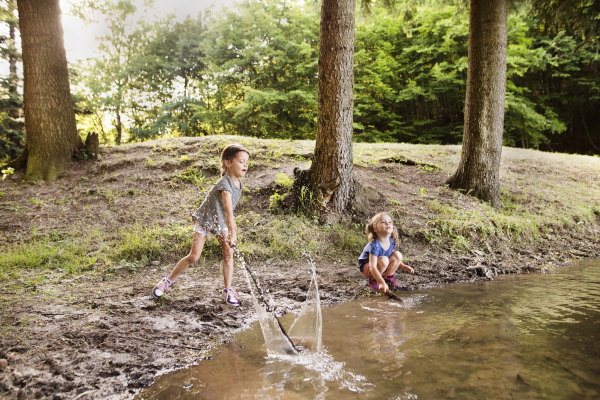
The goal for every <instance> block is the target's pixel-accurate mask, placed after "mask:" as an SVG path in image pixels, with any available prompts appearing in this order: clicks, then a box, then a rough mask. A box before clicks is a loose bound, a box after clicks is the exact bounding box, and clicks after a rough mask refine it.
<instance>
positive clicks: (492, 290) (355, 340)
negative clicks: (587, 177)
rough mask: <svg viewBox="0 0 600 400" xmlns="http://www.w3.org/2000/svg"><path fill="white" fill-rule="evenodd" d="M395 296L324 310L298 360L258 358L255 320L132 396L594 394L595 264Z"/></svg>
mask: <svg viewBox="0 0 600 400" xmlns="http://www.w3.org/2000/svg"><path fill="white" fill-rule="evenodd" d="M402 297H403V298H404V302H402V303H398V302H394V301H393V300H389V299H388V298H387V297H380V296H377V297H374V298H369V299H361V300H358V301H353V302H349V303H344V304H341V305H337V306H334V307H326V308H324V309H323V310H322V321H323V325H322V326H323V335H322V351H320V352H312V353H310V354H308V355H300V356H298V355H277V354H273V353H271V352H267V349H266V347H265V342H264V339H263V335H262V332H261V330H260V328H259V327H258V324H257V327H256V328H255V329H253V330H249V331H246V332H243V333H241V334H240V335H239V336H238V337H237V338H236V340H235V341H234V342H231V343H229V344H228V345H224V346H222V347H219V348H218V349H216V350H215V356H214V358H213V359H212V360H205V361H201V362H200V363H199V364H198V365H196V366H193V367H190V368H187V369H184V370H179V371H175V372H172V373H169V374H165V375H163V376H160V377H158V378H157V379H156V382H155V383H154V384H153V385H152V386H151V387H149V388H147V389H145V390H143V391H142V392H141V393H140V394H139V395H138V398H141V399H323V398H330V399H355V398H373V399H394V400H399V399H440V398H457V399H482V398H490V399H492V398H493V399H542V398H543V399H597V398H600V341H599V340H600V260H592V261H586V262H581V263H578V264H575V265H573V266H569V267H562V268H558V269H556V270H552V271H550V272H549V273H548V274H543V275H540V274H525V275H515V276H504V277H500V278H498V279H496V280H495V281H493V282H480V283H469V284H465V283H459V284H450V285H446V286H445V287H443V288H432V289H427V290H420V291H415V292H407V293H403V294H402ZM282 322H283V324H284V325H286V326H290V325H291V324H292V322H293V317H292V316H289V317H287V316H286V318H283V319H282ZM292 333H293V331H292Z"/></svg>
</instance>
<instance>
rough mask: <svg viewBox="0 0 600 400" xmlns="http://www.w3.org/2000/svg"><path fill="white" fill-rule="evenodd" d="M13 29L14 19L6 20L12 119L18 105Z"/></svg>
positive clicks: (14, 25)
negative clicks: (8, 41)
mask: <svg viewBox="0 0 600 400" xmlns="http://www.w3.org/2000/svg"><path fill="white" fill-rule="evenodd" d="M15 29H16V23H15V22H14V21H9V22H8V32H9V37H10V44H9V48H10V50H9V51H10V54H9V56H8V71H9V75H8V93H9V96H10V109H9V111H8V115H9V116H10V117H11V118H12V119H17V118H19V105H18V104H17V102H16V101H15V99H16V98H17V97H18V95H19V94H18V93H17V85H18V84H19V76H18V75H17V58H18V57H17V54H16V48H15ZM10 128H11V129H15V127H12V126H11V127H10Z"/></svg>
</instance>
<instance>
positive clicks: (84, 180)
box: [79, 176, 89, 182]
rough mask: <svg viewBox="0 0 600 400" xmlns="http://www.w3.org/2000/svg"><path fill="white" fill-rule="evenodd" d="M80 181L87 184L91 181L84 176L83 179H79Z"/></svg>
mask: <svg viewBox="0 0 600 400" xmlns="http://www.w3.org/2000/svg"><path fill="white" fill-rule="evenodd" d="M79 181H80V182H87V181H89V179H88V178H86V177H85V176H82V177H81V178H79Z"/></svg>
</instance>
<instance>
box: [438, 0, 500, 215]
mask: <svg viewBox="0 0 600 400" xmlns="http://www.w3.org/2000/svg"><path fill="white" fill-rule="evenodd" d="M506 4H507V0H497V1H485V0H471V9H470V16H469V64H468V71H467V94H466V99H465V128H464V132H463V145H462V154H461V159H460V163H459V165H458V169H457V170H456V172H455V173H454V175H452V176H451V177H450V178H449V179H448V181H447V182H446V183H448V184H449V186H450V187H451V188H453V189H464V190H465V191H466V192H468V193H470V194H471V195H473V196H475V197H477V198H479V199H481V200H484V201H489V202H490V204H491V205H492V206H493V207H496V208H498V207H500V206H501V205H502V202H501V201H500V178H499V174H500V158H501V155H502V132H503V129H504V97H505V94H506V52H507V7H506Z"/></svg>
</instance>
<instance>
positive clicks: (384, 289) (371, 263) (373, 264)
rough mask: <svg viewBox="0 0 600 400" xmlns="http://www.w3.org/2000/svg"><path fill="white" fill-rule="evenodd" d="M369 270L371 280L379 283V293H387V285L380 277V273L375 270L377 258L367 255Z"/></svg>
mask: <svg viewBox="0 0 600 400" xmlns="http://www.w3.org/2000/svg"><path fill="white" fill-rule="evenodd" d="M369 268H371V275H373V278H374V279H375V280H376V281H377V282H379V291H380V292H381V293H385V292H387V291H388V285H387V283H385V281H384V280H383V277H382V276H381V272H379V270H378V269H377V256H375V255H373V254H370V253H369Z"/></svg>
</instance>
